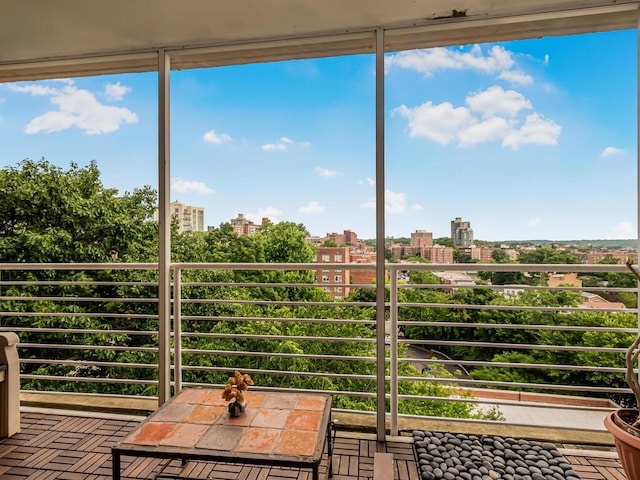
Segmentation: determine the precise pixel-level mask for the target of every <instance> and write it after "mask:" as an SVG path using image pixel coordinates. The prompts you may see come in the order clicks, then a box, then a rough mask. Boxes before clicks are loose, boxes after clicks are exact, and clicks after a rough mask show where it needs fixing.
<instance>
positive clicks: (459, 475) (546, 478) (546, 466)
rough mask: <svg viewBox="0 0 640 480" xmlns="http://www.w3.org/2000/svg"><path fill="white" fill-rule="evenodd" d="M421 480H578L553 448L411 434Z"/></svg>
mask: <svg viewBox="0 0 640 480" xmlns="http://www.w3.org/2000/svg"><path fill="white" fill-rule="evenodd" d="M413 440H414V447H415V450H416V458H417V460H418V469H419V472H420V476H421V479H422V480H440V479H445V480H578V479H579V478H580V477H578V474H577V473H576V472H575V471H573V470H572V469H571V465H570V464H569V463H568V462H567V461H566V460H565V458H564V457H563V456H562V455H561V454H560V452H558V450H557V448H556V447H555V445H554V444H552V443H548V442H535V441H532V440H522V439H515V438H510V437H506V438H504V437H497V436H489V435H480V436H476V435H463V434H452V433H440V432H429V431H421V430H414V432H413Z"/></svg>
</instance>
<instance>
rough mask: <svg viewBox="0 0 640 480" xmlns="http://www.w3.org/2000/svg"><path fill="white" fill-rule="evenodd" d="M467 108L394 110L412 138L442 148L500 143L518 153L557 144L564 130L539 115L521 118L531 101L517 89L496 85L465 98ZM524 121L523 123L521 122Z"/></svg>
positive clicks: (426, 105) (446, 104) (443, 106)
mask: <svg viewBox="0 0 640 480" xmlns="http://www.w3.org/2000/svg"><path fill="white" fill-rule="evenodd" d="M466 102H467V105H468V107H464V106H460V107H455V106H453V105H452V104H451V103H449V102H443V103H440V104H438V105H434V104H433V103H431V102H426V103H423V104H422V105H418V106H417V107H408V106H406V105H400V106H399V107H397V108H395V109H394V110H393V111H392V114H399V115H401V116H403V117H405V118H406V119H407V121H408V126H409V136H410V137H424V138H428V139H430V140H433V141H435V142H438V143H440V144H442V145H448V144H449V143H451V142H453V141H455V142H456V143H457V144H458V145H459V146H472V145H476V144H479V143H484V142H491V141H501V143H502V146H503V147H510V148H512V149H514V150H517V149H518V148H519V147H520V145H524V144H539V145H556V144H557V141H558V137H559V136H560V133H561V132H562V127H561V126H560V125H558V124H557V123H555V122H554V121H553V120H549V119H546V118H545V117H544V116H542V115H541V114H539V113H532V114H529V115H528V116H527V117H526V118H524V119H521V118H518V116H519V114H520V113H521V112H522V111H523V110H529V109H531V108H532V105H531V102H530V101H529V100H528V99H527V98H526V97H525V96H524V95H522V94H520V93H518V92H516V91H514V90H506V91H505V90H504V89H502V88H501V87H498V86H493V87H490V88H488V89H487V90H485V91H483V92H479V93H476V94H472V95H469V96H468V97H467V98H466ZM523 120H524V123H522V122H523Z"/></svg>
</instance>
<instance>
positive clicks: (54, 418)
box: [0, 412, 625, 480]
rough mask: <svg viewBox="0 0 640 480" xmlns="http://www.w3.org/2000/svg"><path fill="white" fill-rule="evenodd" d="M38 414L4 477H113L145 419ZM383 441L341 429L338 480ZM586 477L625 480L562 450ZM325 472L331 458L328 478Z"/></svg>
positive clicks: (351, 474)
mask: <svg viewBox="0 0 640 480" xmlns="http://www.w3.org/2000/svg"><path fill="white" fill-rule="evenodd" d="M88 415H91V414H87V416H81V415H78V414H64V413H59V412H56V413H44V412H31V413H25V412H23V414H22V431H21V432H20V433H19V434H17V435H15V436H13V437H11V438H8V439H2V440H0V479H1V480H56V479H60V480H111V446H112V445H114V444H115V443H116V442H118V441H119V440H120V439H122V438H123V437H124V436H125V435H126V434H127V433H129V432H130V431H131V430H133V429H134V428H135V427H136V426H137V425H138V421H135V420H133V419H125V418H123V419H117V418H114V417H113V416H112V417H109V416H106V415H103V416H100V417H99V416H88ZM377 448H378V445H377V442H376V441H375V440H374V439H371V437H370V436H367V435H358V434H349V433H347V432H338V437H337V439H336V446H335V450H334V463H333V468H334V475H333V478H334V479H335V480H347V479H349V480H370V479H371V478H372V477H373V457H374V453H375V452H376V449H377ZM382 451H386V452H389V453H393V454H394V459H395V479H397V480H419V478H420V477H419V475H418V471H417V468H416V463H415V460H414V454H413V447H412V444H411V443H410V442H409V441H402V439H400V440H399V441H395V442H386V444H385V445H384V446H383V447H382ZM563 453H564V454H565V457H566V458H567V460H568V461H569V462H570V463H571V464H572V465H573V466H574V470H575V471H576V472H578V474H579V475H580V478H582V479H585V480H586V479H589V480H625V476H624V474H623V473H622V469H621V468H620V464H619V463H618V461H617V459H616V458H613V456H612V454H611V453H610V452H603V453H596V452H588V454H584V453H581V451H580V450H576V449H574V450H567V451H566V452H563ZM325 474H326V460H325V462H324V463H323V465H322V468H321V478H324V476H325ZM175 478H180V479H221V480H222V479H224V480H236V479H237V480H310V479H311V473H310V472H308V471H300V470H298V469H287V468H269V467H252V466H246V465H235V464H221V463H202V462H190V463H188V464H187V465H186V466H184V467H183V466H182V465H181V464H180V462H179V461H166V460H157V459H144V458H138V459H136V458H131V457H123V459H122V479H123V480H138V479H145V480H156V479H157V480H166V479H175Z"/></svg>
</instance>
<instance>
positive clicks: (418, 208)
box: [411, 203, 424, 212]
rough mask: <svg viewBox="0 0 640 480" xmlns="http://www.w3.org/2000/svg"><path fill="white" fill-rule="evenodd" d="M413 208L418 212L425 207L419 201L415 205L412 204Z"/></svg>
mask: <svg viewBox="0 0 640 480" xmlns="http://www.w3.org/2000/svg"><path fill="white" fill-rule="evenodd" d="M411 208H412V209H413V210H415V211H417V212H421V211H422V210H424V207H423V206H422V205H420V204H419V203H414V204H413V205H411Z"/></svg>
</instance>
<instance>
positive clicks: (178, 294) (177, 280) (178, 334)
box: [173, 267, 182, 393]
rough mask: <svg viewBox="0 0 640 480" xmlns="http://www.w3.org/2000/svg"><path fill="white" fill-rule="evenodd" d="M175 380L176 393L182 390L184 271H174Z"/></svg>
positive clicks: (176, 269) (177, 269)
mask: <svg viewBox="0 0 640 480" xmlns="http://www.w3.org/2000/svg"><path fill="white" fill-rule="evenodd" d="M173 378H174V382H175V383H174V388H175V392H174V393H178V392H179V391H180V390H182V270H181V269H180V267H174V270H173Z"/></svg>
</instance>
